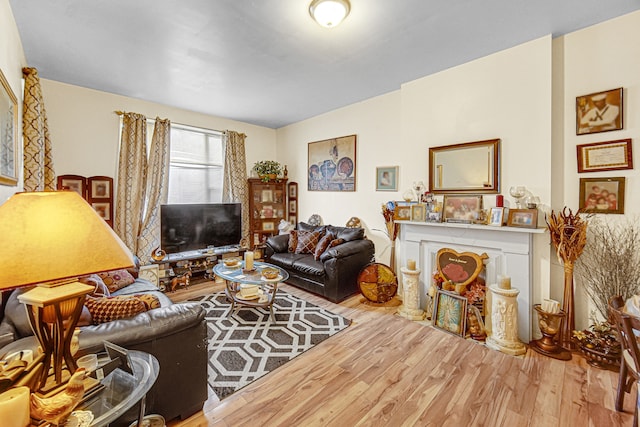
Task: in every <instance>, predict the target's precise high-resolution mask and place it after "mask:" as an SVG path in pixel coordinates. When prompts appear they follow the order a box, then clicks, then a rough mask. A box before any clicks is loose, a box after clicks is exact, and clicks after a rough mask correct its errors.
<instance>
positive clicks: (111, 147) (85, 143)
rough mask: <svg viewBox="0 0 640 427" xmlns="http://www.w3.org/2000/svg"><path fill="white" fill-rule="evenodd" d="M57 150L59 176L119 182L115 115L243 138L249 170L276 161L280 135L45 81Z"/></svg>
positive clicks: (55, 161) (238, 123) (50, 125)
mask: <svg viewBox="0 0 640 427" xmlns="http://www.w3.org/2000/svg"><path fill="white" fill-rule="evenodd" d="M41 84H42V92H43V96H44V100H45V106H46V108H47V117H48V120H49V130H50V131H51V140H52V145H53V160H54V167H55V171H56V174H58V175H62V174H75V175H83V176H94V175H106V176H112V177H115V176H116V170H117V158H118V141H119V139H120V118H119V116H118V115H117V114H115V113H114V111H116V110H121V111H130V112H135V113H140V114H144V115H145V116H147V117H148V118H155V117H156V116H159V117H161V118H168V119H169V120H171V121H172V122H175V123H180V124H185V125H190V126H198V127H203V128H207V129H214V130H234V131H237V132H244V133H245V134H246V135H247V139H246V155H247V168H248V169H251V167H252V166H253V163H254V162H256V161H258V160H261V159H265V158H273V159H275V143H276V142H275V141H276V131H275V130H273V129H269V128H265V127H261V126H254V125H250V124H247V123H242V122H237V121H233V120H228V119H223V118H220V117H215V116H209V115H206V114H200V113H195V112H192V111H187V110H182V109H179V108H175V107H170V106H167V105H162V104H156V103H152V102H147V101H142V100H139V99H135V98H129V97H125V96H120V95H114V94H111V93H107V92H100V91H97V90H92V89H86V88H83V87H79V86H73V85H69V84H65V83H60V82H56V81H53V80H46V79H41Z"/></svg>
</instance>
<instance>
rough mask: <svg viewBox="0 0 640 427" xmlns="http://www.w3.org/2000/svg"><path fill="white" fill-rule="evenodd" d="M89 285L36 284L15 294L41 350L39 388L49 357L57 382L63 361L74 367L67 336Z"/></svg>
mask: <svg viewBox="0 0 640 427" xmlns="http://www.w3.org/2000/svg"><path fill="white" fill-rule="evenodd" d="M93 289H94V287H93V286H89V285H85V284H83V283H79V282H72V283H65V284H62V285H59V286H56V287H44V286H36V287H35V288H33V289H31V290H29V291H27V292H25V293H23V294H22V295H19V296H18V300H19V301H20V302H21V303H23V304H25V305H26V306H27V314H28V315H29V322H30V323H31V328H32V329H33V332H34V334H35V335H36V337H37V338H38V341H39V342H40V345H41V346H42V350H43V351H44V359H43V365H44V369H43V371H42V378H41V380H40V388H42V387H45V385H46V382H47V375H48V373H49V367H50V366H51V362H52V361H53V372H54V380H55V382H56V383H57V384H61V383H62V382H63V380H62V362H63V361H64V362H65V363H66V365H67V368H68V369H69V371H70V372H72V373H73V372H75V370H76V368H77V367H76V362H75V360H74V359H73V357H72V354H71V339H72V338H73V331H74V329H75V327H76V325H77V323H78V319H79V318H80V313H81V312H82V306H83V303H84V297H85V295H86V294H88V293H89V292H91V291H93Z"/></svg>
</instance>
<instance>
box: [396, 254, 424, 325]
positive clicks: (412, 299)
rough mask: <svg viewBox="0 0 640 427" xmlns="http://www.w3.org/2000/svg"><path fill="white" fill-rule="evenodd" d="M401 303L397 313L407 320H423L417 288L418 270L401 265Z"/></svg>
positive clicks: (418, 287)
mask: <svg viewBox="0 0 640 427" xmlns="http://www.w3.org/2000/svg"><path fill="white" fill-rule="evenodd" d="M400 271H401V272H402V285H403V304H402V306H400V307H399V308H398V315H399V316H402V317H404V318H406V319H409V320H424V319H425V317H426V313H425V312H424V310H422V309H421V308H420V294H419V293H418V290H419V289H420V286H419V277H420V270H419V269H417V270H409V269H408V268H405V267H402V268H401V269H400Z"/></svg>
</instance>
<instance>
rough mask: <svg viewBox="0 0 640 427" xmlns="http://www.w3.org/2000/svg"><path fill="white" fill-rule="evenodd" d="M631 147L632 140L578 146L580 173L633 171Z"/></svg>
mask: <svg viewBox="0 0 640 427" xmlns="http://www.w3.org/2000/svg"><path fill="white" fill-rule="evenodd" d="M631 147H632V145H631V139H620V140H617V141H606V142H594V143H593V144H582V145H578V146H577V147H576V148H577V150H578V173H583V172H597V171H611V170H620V169H633V154H632V148H631Z"/></svg>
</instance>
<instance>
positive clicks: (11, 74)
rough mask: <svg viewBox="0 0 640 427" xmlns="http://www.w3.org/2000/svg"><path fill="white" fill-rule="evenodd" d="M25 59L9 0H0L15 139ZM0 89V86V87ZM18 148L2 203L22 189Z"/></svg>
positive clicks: (1, 46) (2, 66) (1, 49)
mask: <svg viewBox="0 0 640 427" xmlns="http://www.w3.org/2000/svg"><path fill="white" fill-rule="evenodd" d="M26 65H27V60H26V59H25V56H24V51H23V50H22V42H21V41H20V35H19V34H18V28H17V27H16V21H15V19H14V18H13V13H12V12H11V6H10V5H9V0H0V70H2V73H3V74H4V77H5V78H6V79H7V81H8V82H9V85H10V86H11V89H12V91H13V94H14V95H15V96H16V98H17V99H18V129H17V131H18V134H17V141H22V98H23V93H22V67H25V66H26ZM0 89H1V88H0ZM16 148H17V150H18V160H19V161H18V165H16V169H17V171H18V185H17V186H7V185H0V204H2V203H4V201H5V200H7V199H8V198H9V197H10V196H11V195H12V194H13V193H15V192H16V191H21V190H22V183H23V180H22V144H21V143H20V142H18V143H17V144H16Z"/></svg>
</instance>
